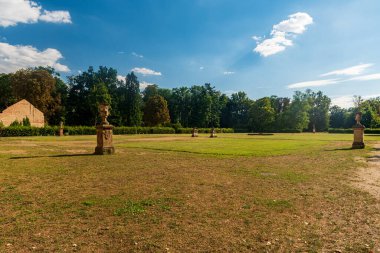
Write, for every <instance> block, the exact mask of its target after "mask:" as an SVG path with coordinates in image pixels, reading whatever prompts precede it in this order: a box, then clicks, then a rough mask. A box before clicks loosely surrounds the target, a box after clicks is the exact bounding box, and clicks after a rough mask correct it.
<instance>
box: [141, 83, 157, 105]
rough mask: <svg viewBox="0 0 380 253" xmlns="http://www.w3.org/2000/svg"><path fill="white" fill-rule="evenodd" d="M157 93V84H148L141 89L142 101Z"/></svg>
mask: <svg viewBox="0 0 380 253" xmlns="http://www.w3.org/2000/svg"><path fill="white" fill-rule="evenodd" d="M157 95H158V86H157V85H156V84H152V85H148V86H146V88H145V89H144V91H143V101H144V103H146V102H147V101H148V100H149V98H151V97H153V96H157Z"/></svg>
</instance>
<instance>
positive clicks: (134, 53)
mask: <svg viewBox="0 0 380 253" xmlns="http://www.w3.org/2000/svg"><path fill="white" fill-rule="evenodd" d="M132 55H133V56H134V57H137V58H144V56H143V55H141V54H138V53H136V52H132Z"/></svg>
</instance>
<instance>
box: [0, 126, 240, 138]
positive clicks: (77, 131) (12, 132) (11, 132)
mask: <svg viewBox="0 0 380 253" xmlns="http://www.w3.org/2000/svg"><path fill="white" fill-rule="evenodd" d="M215 130H216V132H217V133H233V129H232V128H215ZM63 131H64V133H65V134H66V135H95V134H96V128H95V127H90V126H65V127H64V128H63ZM191 131H192V128H178V129H177V131H176V129H174V128H172V127H115V128H114V129H113V133H114V134H116V135H119V134H120V135H122V134H175V133H189V134H190V133H191ZM58 132H59V127H58V126H46V127H42V128H38V127H27V126H14V127H0V137H16V136H54V135H58ZM198 132H199V133H209V132H210V128H198Z"/></svg>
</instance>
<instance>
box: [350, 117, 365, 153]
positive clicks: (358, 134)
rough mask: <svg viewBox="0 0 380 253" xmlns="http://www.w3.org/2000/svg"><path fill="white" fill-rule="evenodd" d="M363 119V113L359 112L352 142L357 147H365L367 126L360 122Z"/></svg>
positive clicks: (353, 146)
mask: <svg viewBox="0 0 380 253" xmlns="http://www.w3.org/2000/svg"><path fill="white" fill-rule="evenodd" d="M361 120H362V113H361V112H357V113H356V115H355V121H356V124H355V125H354V126H353V130H354V142H353V143H352V148H354V149H357V148H364V147H365V144H364V129H365V126H363V125H362V123H360V121H361Z"/></svg>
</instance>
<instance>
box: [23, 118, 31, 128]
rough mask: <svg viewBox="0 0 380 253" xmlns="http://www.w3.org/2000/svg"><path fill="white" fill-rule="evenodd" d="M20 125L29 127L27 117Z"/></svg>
mask: <svg viewBox="0 0 380 253" xmlns="http://www.w3.org/2000/svg"><path fill="white" fill-rule="evenodd" d="M22 125H23V126H31V125H30V120H29V118H28V117H25V118H23V119H22Z"/></svg>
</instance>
